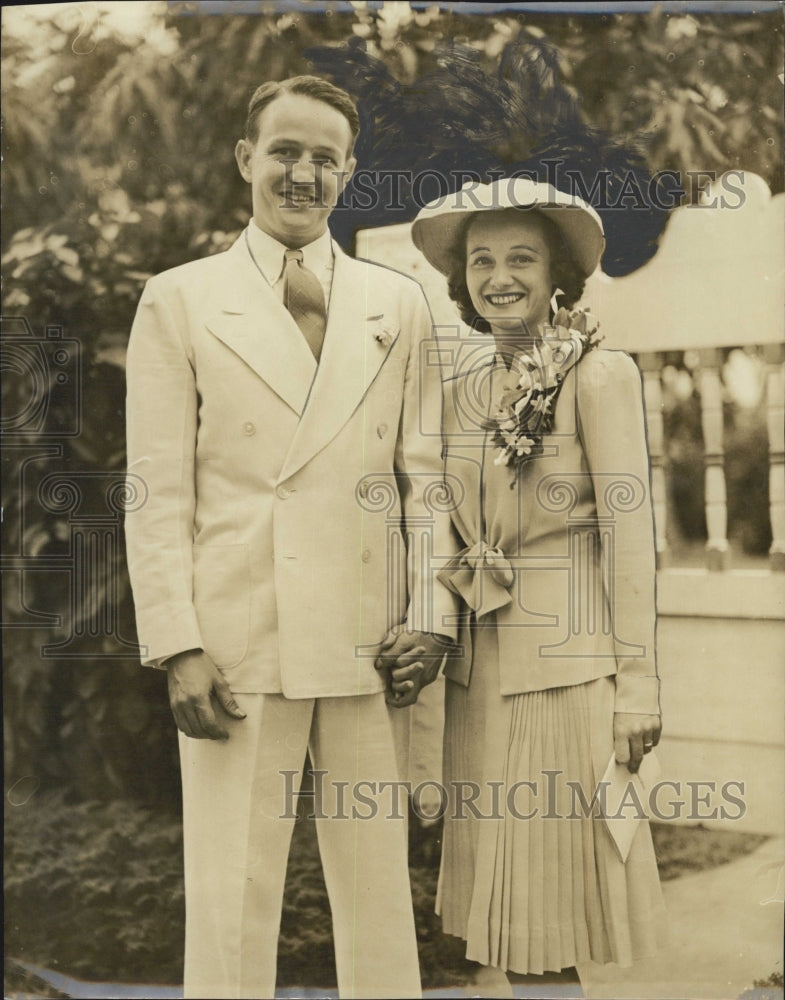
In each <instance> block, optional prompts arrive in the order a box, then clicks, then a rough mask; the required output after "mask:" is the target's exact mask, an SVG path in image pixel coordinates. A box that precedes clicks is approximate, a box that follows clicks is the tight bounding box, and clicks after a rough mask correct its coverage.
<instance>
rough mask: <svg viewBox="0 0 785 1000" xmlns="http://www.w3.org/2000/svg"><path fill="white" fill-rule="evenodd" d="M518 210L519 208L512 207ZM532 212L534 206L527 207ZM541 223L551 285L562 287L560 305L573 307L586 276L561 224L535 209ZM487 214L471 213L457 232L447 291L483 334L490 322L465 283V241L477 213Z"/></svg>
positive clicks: (464, 315) (475, 327) (559, 296)
mask: <svg viewBox="0 0 785 1000" xmlns="http://www.w3.org/2000/svg"><path fill="white" fill-rule="evenodd" d="M513 211H516V209H513ZM527 211H529V212H531V211H532V210H531V209H527ZM534 212H535V213H536V216H537V220H538V222H539V223H540V224H541V225H542V231H543V233H544V235H545V239H546V241H547V243H548V251H549V253H550V269H551V288H552V290H553V289H556V288H560V289H561V290H562V293H563V294H561V295H558V296H557V299H558V303H559V305H560V306H564V307H565V308H566V309H572V307H573V306H574V305H575V303H576V302H579V301H580V298H581V296H582V295H583V289H584V285H585V284H586V279H585V278H584V277H583V273H582V272H581V270H580V268H579V267H578V265H577V264H576V263H575V261H574V260H573V259H572V254H571V253H570V251H569V250H568V248H567V244H566V243H565V242H564V237H563V236H562V234H561V230H560V229H559V227H558V226H557V225H556V224H555V223H554V222H553V221H552V220H551V219H549V218H548V217H547V215H544V214H543V213H542V212H537V211H536V209H535V210H534ZM481 214H484V213H480V212H472V213H471V214H469V215H468V216H467V218H466V221H465V222H464V223H463V224H462V225H461V228H460V229H459V231H458V235H457V238H456V240H455V244H454V246H453V262H452V266H451V268H450V273H449V274H448V276H447V292H448V294H449V296H450V298H451V299H452V300H453V302H454V303H455V304H456V305H457V306H458V312H459V314H460V317H461V319H462V320H463V322H464V323H466V324H467V325H468V326H471V327H474V329H475V330H479V331H481V332H482V333H490V330H491V325H490V323H489V322H488V320H486V319H483V318H482V317H481V316H478V315H477V310H476V309H475V308H474V305H473V303H472V298H471V295H470V294H469V288H468V286H467V284H466V240H467V238H468V235H469V227H470V226H471V224H472V222H473V221H474V220H475V218H476V217H477V216H478V215H481Z"/></svg>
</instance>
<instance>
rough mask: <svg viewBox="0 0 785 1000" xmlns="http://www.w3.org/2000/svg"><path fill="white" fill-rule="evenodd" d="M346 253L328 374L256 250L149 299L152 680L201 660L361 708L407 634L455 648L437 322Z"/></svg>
mask: <svg viewBox="0 0 785 1000" xmlns="http://www.w3.org/2000/svg"><path fill="white" fill-rule="evenodd" d="M333 249H334V255H335V263H334V272H333V282H332V292H331V296H330V306H329V311H328V321H327V329H326V333H325V340H324V347H323V351H322V355H321V360H320V362H319V364H318V367H317V364H316V361H315V359H314V357H313V355H312V353H311V351H310V349H309V347H308V345H307V343H306V341H305V338H304V336H303V334H302V333H301V331H300V329H299V328H298V326H297V325H296V323H295V322H294V320H293V319H292V317H291V315H290V314H289V312H288V311H287V310H286V308H285V307H284V305H283V304H282V302H281V301H280V300H279V299H278V297H277V296H276V295H275V293H274V291H273V290H272V288H271V287H270V286H269V284H268V283H267V282H266V280H265V279H264V277H263V276H262V274H261V273H260V272H259V271H258V269H257V268H256V266H255V264H254V261H253V260H252V258H251V256H250V253H249V250H248V247H247V244H246V242H245V240H244V239H243V238H242V237H241V238H240V239H239V240H238V241H237V242H236V243H235V244H234V245H233V246H232V247H231V249H229V250H228V251H226V252H225V253H221V254H217V255H215V256H213V257H209V258H206V259H204V260H198V261H194V262H192V263H189V264H185V265H183V266H181V267H177V268H174V269H173V270H170V271H167V272H164V273H163V274H160V275H158V276H156V277H154V278H152V279H151V280H150V281H149V282H148V283H147V286H146V288H145V291H144V294H143V296H142V298H141V301H140V304H139V308H138V312H137V316H136V319H135V322H134V325H133V329H132V332H131V338H130V343H129V349H128V399H127V423H128V474H129V484H130V487H131V493H133V494H135V499H134V500H133V501H132V502H131V503H130V504H129V511H128V513H127V515H126V538H127V550H128V561H129V571H130V576H131V581H132V586H133V593H134V601H135V605H136V615H137V626H138V633H139V642H140V645H141V646H142V649H143V662H145V663H147V664H153V665H157V664H158V663H159V662H160V661H161V660H162V659H165V658H166V657H168V656H171V655H173V654H175V653H177V652H180V651H184V650H188V649H195V648H201V649H204V650H205V651H206V652H207V653H208V654H209V655H210V656H211V657H212V659H213V660H214V661H215V663H216V664H217V666H218V667H219V668H220V669H221V670H222V672H223V673H224V675H225V676H226V678H227V680H228V682H229V684H230V686H231V688H232V689H233V690H234V691H235V692H246V693H283V694H284V695H285V696H287V697H290V698H313V697H332V696H343V695H359V694H369V693H373V692H378V691H381V690H382V689H383V686H384V684H383V678H382V677H380V676H379V674H378V673H377V671H376V670H375V669H374V666H373V659H374V654H375V652H376V651H377V648H378V644H379V643H380V642H381V640H382V638H383V637H384V635H385V633H386V631H387V629H388V628H389V627H390V626H391V625H394V624H398V623H400V622H404V621H405V622H406V623H407V624H408V625H409V626H410V627H411V628H414V629H421V630H424V631H436V632H442V633H445V634H447V635H454V625H452V624H450V622H451V621H454V614H455V603H454V602H455V598H454V597H453V595H451V594H450V593H449V591H448V590H447V588H445V587H444V585H443V584H441V583H440V582H438V580H437V579H436V569H435V568H434V565H433V560H432V558H431V556H432V555H436V556H449V555H451V554H453V553H454V551H455V543H454V541H453V536H452V534H451V529H450V523H449V512H448V511H446V510H442V509H439V504H438V503H434V502H433V501H432V499H431V498H432V497H434V496H438V492H439V483H440V482H441V480H442V475H443V468H442V444H441V434H440V432H441V409H442V400H441V385H440V372H439V369H438V366H437V365H436V364H435V363H434V359H435V356H436V352H435V351H433V350H431V351H429V350H428V342H429V341H430V340H431V337H432V323H431V317H430V313H429V310H428V306H427V304H426V301H425V297H424V295H423V292H422V290H421V288H420V286H419V285H418V284H417V283H416V282H414V281H413V280H411V279H410V278H407V277H405V276H403V275H401V274H399V273H398V272H396V271H392V270H389V269H387V268H384V267H380V266H378V265H375V264H370V263H366V262H363V261H358V260H354V259H351V258H349V257H347V256H346V255H344V254H343V253H342V252H341V251H340V249H339V248H338V247H337V246H334V247H333ZM434 491H435V492H434ZM402 529H403V533H402ZM406 536H408V542H409V544H408V546H407V545H404V544H402V542H403V539H404V538H405V537H406Z"/></svg>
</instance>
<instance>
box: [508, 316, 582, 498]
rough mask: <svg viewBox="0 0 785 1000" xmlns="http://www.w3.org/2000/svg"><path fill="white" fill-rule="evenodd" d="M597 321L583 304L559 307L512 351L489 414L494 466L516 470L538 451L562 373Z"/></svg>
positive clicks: (550, 424) (574, 362)
mask: <svg viewBox="0 0 785 1000" xmlns="http://www.w3.org/2000/svg"><path fill="white" fill-rule="evenodd" d="M598 328H599V323H598V322H597V320H596V319H595V318H594V317H593V316H592V315H591V313H589V312H587V311H586V310H585V309H575V310H573V311H572V312H569V311H568V310H567V309H564V308H562V309H559V310H558V312H557V313H556V315H555V316H554V317H553V324H552V325H547V326H543V327H540V333H541V338H540V339H539V340H538V341H537V342H536V343H535V344H534V345H533V346H532V348H531V349H530V350H528V351H523V352H521V353H520V354H516V355H515V357H514V359H513V363H512V366H511V368H510V375H511V376H512V377H513V378H516V379H517V381H516V383H515V384H514V385H512V386H510V387H509V388H506V389H505V392H504V394H503V395H502V397H501V400H500V401H499V407H498V409H497V411H496V413H494V414H493V416H492V418H491V424H490V429H491V430H493V432H494V435H493V444H494V445H495V446H496V448H497V455H496V458H495V460H494V464H495V465H508V466H509V467H510V468H511V469H512V470H513V471H514V473H515V477H514V479H513V482H512V484H511V486H514V485H515V482H516V481H517V474H518V473H519V472H520V469H521V468H522V467H523V465H524V464H525V463H526V462H527V461H528V460H529V459H531V458H536V457H537V456H538V455H541V454H542V453H543V444H542V439H543V437H544V435H545V434H548V433H550V431H551V430H552V429H553V419H554V411H555V409H556V400H557V398H558V395H559V391H560V390H561V387H562V383H563V381H564V376H565V375H566V374H567V372H568V371H569V370H570V368H572V367H574V366H575V365H577V364H578V362H579V361H580V359H581V358H582V357H583V356H584V355H585V354H586V353H587V352H588V351H590V350H592V348H594V347H596V346H597V345H598V344H599V342H600V340H601V338H600V337H598V336H597V330H598Z"/></svg>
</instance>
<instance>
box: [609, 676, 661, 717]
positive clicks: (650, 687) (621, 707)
mask: <svg viewBox="0 0 785 1000" xmlns="http://www.w3.org/2000/svg"><path fill="white" fill-rule="evenodd" d="M614 709H615V711H617V712H634V713H636V714H638V715H659V714H660V679H659V677H655V676H646V677H641V676H625V674H623V673H620V674H616V699H615V704H614Z"/></svg>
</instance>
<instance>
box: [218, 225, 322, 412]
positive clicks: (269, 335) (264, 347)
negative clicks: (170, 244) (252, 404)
mask: <svg viewBox="0 0 785 1000" xmlns="http://www.w3.org/2000/svg"><path fill="white" fill-rule="evenodd" d="M227 263H228V265H229V266H228V267H227V269H226V274H225V290H224V293H223V307H222V309H221V311H220V312H218V313H216V314H215V315H213V316H211V317H210V318H209V319H208V320H207V323H206V325H207V328H208V330H210V332H211V333H213V334H214V335H215V336H216V337H218V339H219V340H221V341H222V342H223V343H224V344H226V346H227V347H228V348H229V349H230V350H232V351H234V353H235V354H237V355H238V356H239V357H241V358H242V359H243V361H244V362H245V363H246V364H247V365H248V366H249V367H250V368H252V369H253V370H254V371H255V372H256V374H257V375H258V376H259V377H260V378H262V379H264V381H265V382H266V383H267V384H268V385H269V386H270V388H271V389H272V390H273V391H274V392H275V393H277V395H279V396H280V397H281V399H282V400H283V401H284V402H285V403H286V404H287V405H288V406H290V407H291V408H292V409H293V410H294V412H295V413H297V414H298V415H300V414H302V412H303V409H304V407H305V404H306V401H307V399H308V393H309V391H310V388H311V383H312V382H313V379H314V375H315V373H316V361H315V359H314V356H313V354H312V353H311V350H310V348H309V347H308V344H307V343H306V341H305V337H304V336H303V334H302V332H301V330H300V328H299V327H298V326H297V324H296V323H295V321H294V320H293V319H292V317H291V314H290V313H289V311H288V310H287V309H286V307H285V306H284V305H283V303H282V302H280V301H279V299H278V297H277V296H276V294H275V292H273V290H272V288H270V286H269V285H268V283H267V281H266V280H265V278H264V276H263V275H262V274H260V272H259V271H258V270H257V268H256V265H255V264H254V262H253V260H252V259H251V256H250V253H249V251H248V248H247V246H246V244H245V237H244V235H242V236H240V238H239V239H238V240H237V242H236V243H235V244H234V246H233V247H232V248H231V250H230V251H229V253H228V254H227Z"/></svg>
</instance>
